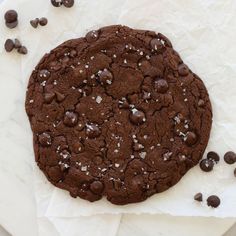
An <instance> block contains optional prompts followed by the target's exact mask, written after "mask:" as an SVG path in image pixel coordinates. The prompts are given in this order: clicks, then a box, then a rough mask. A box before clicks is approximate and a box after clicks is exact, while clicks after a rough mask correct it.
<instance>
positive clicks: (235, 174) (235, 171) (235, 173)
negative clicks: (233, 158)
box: [234, 168, 236, 177]
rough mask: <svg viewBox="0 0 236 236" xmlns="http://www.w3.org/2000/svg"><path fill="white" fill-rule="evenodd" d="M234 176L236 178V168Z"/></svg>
mask: <svg viewBox="0 0 236 236" xmlns="http://www.w3.org/2000/svg"><path fill="white" fill-rule="evenodd" d="M234 176H235V177H236V168H235V169H234Z"/></svg>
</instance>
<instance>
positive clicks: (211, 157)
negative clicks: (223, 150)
mask: <svg viewBox="0 0 236 236" xmlns="http://www.w3.org/2000/svg"><path fill="white" fill-rule="evenodd" d="M207 159H209V160H212V161H214V162H215V163H218V162H219V160H220V157H219V155H218V154H217V153H216V152H208V153H207Z"/></svg>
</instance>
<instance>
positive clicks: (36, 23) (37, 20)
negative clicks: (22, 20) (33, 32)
mask: <svg viewBox="0 0 236 236" xmlns="http://www.w3.org/2000/svg"><path fill="white" fill-rule="evenodd" d="M30 24H31V25H32V27H34V28H37V27H38V25H39V18H35V19H34V20H31V21H30Z"/></svg>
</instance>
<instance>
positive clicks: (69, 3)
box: [62, 0, 74, 8]
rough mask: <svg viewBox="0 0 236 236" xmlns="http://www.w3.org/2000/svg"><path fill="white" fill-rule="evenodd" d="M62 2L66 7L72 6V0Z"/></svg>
mask: <svg viewBox="0 0 236 236" xmlns="http://www.w3.org/2000/svg"><path fill="white" fill-rule="evenodd" d="M62 4H63V5H64V6H65V7H67V8H70V7H73V6H74V0H62Z"/></svg>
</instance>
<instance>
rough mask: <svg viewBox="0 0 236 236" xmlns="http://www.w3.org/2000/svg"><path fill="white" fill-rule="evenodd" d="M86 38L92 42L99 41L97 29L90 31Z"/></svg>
mask: <svg viewBox="0 0 236 236" xmlns="http://www.w3.org/2000/svg"><path fill="white" fill-rule="evenodd" d="M85 38H86V40H87V41H88V43H92V42H95V41H97V39H98V31H96V30H92V31H89V32H88V33H87V34H86V36H85Z"/></svg>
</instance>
